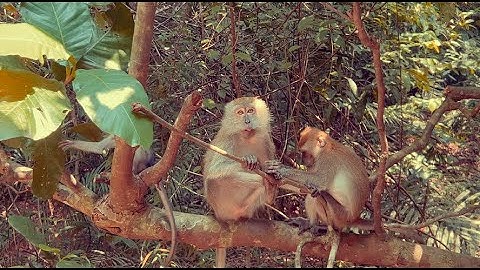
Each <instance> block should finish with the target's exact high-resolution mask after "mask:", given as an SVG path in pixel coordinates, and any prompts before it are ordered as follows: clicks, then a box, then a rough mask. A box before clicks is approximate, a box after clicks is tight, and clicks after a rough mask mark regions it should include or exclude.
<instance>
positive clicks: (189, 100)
mask: <svg viewBox="0 0 480 270" xmlns="http://www.w3.org/2000/svg"><path fill="white" fill-rule="evenodd" d="M202 101H203V99H202V96H201V95H200V92H198V91H194V92H192V93H191V94H190V95H188V96H187V97H186V98H185V101H184V102H183V106H182V109H181V110H180V113H179V114H178V116H177V119H176V120H175V124H173V126H174V127H175V128H176V129H177V130H179V131H180V132H185V130H187V127H188V125H189V124H190V119H191V118H192V117H193V114H194V113H195V112H196V111H197V110H198V109H199V108H200V106H201V105H202ZM181 142H182V136H181V135H180V134H179V133H177V132H173V133H171V134H170V138H169V139H168V142H167V147H166V148H165V152H164V153H163V156H162V159H161V160H160V161H159V162H157V163H156V164H155V165H154V166H152V167H149V168H147V169H145V170H143V171H142V172H141V173H140V175H139V176H140V178H141V179H142V180H143V181H144V182H145V183H146V184H147V185H149V186H152V185H155V184H156V183H158V182H159V181H160V180H161V179H162V178H163V177H165V176H166V175H167V173H168V171H169V170H170V168H171V167H172V166H173V164H174V162H175V159H176V157H177V154H178V148H179V146H180V143H181Z"/></svg>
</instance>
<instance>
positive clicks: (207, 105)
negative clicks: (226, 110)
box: [202, 98, 216, 110]
mask: <svg viewBox="0 0 480 270" xmlns="http://www.w3.org/2000/svg"><path fill="white" fill-rule="evenodd" d="M202 105H203V107H205V108H207V109H209V110H211V109H213V108H215V106H216V104H215V101H214V100H213V99H210V98H205V99H204V100H203V104H202Z"/></svg>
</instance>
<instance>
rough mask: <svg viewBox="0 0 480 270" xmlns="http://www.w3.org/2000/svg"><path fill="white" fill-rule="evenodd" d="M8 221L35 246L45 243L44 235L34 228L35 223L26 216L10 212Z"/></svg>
mask: <svg viewBox="0 0 480 270" xmlns="http://www.w3.org/2000/svg"><path fill="white" fill-rule="evenodd" d="M8 223H9V224H10V226H12V227H13V228H14V229H15V230H16V231H17V232H19V233H20V234H21V235H23V237H25V238H26V239H27V240H28V241H29V242H30V243H32V244H33V245H35V246H38V245H40V244H45V235H43V234H42V233H40V232H37V231H36V230H35V227H37V225H35V224H34V223H33V222H32V221H31V220H30V219H29V218H28V217H24V216H18V215H13V214H10V215H8Z"/></svg>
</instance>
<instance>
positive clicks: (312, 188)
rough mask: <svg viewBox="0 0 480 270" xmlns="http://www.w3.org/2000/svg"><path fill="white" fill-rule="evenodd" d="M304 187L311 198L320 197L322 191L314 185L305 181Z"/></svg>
mask: <svg viewBox="0 0 480 270" xmlns="http://www.w3.org/2000/svg"><path fill="white" fill-rule="evenodd" d="M305 186H306V187H307V189H308V190H309V191H310V196H312V197H313V198H315V197H318V196H320V194H321V193H322V192H324V191H322V190H320V189H319V188H318V187H317V185H315V184H314V183H313V182H312V181H309V180H307V181H306V183H305Z"/></svg>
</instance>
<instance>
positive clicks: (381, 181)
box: [352, 2, 388, 234]
mask: <svg viewBox="0 0 480 270" xmlns="http://www.w3.org/2000/svg"><path fill="white" fill-rule="evenodd" d="M352 18H353V23H354V24H355V26H356V27H357V30H358V37H359V39H360V41H361V42H362V44H363V45H364V46H366V47H368V48H369V49H370V50H371V51H372V55H373V66H374V69H375V80H376V83H377V93H378V94H377V97H378V101H377V104H378V109H377V121H376V122H377V129H378V137H379V139H380V151H381V154H380V161H379V165H378V173H377V184H376V186H375V189H374V190H373V194H372V205H373V220H374V228H375V232H376V233H377V234H380V233H383V232H384V230H383V226H382V215H381V214H382V208H381V204H380V202H381V199H382V194H383V191H384V189H385V172H386V171H387V166H386V162H387V157H388V142H387V136H386V133H385V123H384V119H383V114H384V111H385V92H386V89H385V83H384V82H383V72H382V61H381V60H380V45H379V43H378V42H377V41H376V40H375V39H373V38H371V37H369V36H368V34H367V32H366V31H365V28H364V27H363V22H362V19H361V9H360V3H358V2H355V3H353V8H352Z"/></svg>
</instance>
